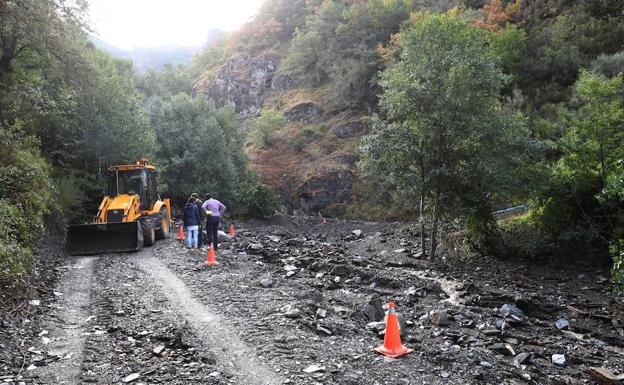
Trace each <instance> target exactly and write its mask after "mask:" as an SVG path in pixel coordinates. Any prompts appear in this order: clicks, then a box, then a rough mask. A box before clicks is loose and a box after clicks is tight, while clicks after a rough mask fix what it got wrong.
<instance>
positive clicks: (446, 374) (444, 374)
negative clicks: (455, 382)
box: [440, 372, 450, 378]
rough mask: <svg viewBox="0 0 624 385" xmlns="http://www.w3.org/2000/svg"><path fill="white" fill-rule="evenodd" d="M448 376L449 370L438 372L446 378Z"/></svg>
mask: <svg viewBox="0 0 624 385" xmlns="http://www.w3.org/2000/svg"><path fill="white" fill-rule="evenodd" d="M449 376H450V374H449V372H440V377H442V378H448V377H449Z"/></svg>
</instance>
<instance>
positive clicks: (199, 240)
mask: <svg viewBox="0 0 624 385" xmlns="http://www.w3.org/2000/svg"><path fill="white" fill-rule="evenodd" d="M203 230H204V226H202V224H201V222H200V224H199V228H198V229H197V247H198V248H201V247H202V245H203V244H204V242H203V240H204V231H203Z"/></svg>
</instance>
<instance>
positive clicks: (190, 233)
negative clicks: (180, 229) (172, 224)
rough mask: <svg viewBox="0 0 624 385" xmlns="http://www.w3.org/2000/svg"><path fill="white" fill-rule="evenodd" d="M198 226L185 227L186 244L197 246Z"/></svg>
mask: <svg viewBox="0 0 624 385" xmlns="http://www.w3.org/2000/svg"><path fill="white" fill-rule="evenodd" d="M198 228H199V226H187V227H186V246H188V247H195V248H197V229H198Z"/></svg>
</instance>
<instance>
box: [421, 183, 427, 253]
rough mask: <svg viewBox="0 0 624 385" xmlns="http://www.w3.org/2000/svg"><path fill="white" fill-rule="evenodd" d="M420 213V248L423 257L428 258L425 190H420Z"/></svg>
mask: <svg viewBox="0 0 624 385" xmlns="http://www.w3.org/2000/svg"><path fill="white" fill-rule="evenodd" d="M419 210H420V213H419V221H420V247H421V248H422V256H423V257H426V256H427V245H426V243H425V239H426V238H427V237H426V235H427V232H426V230H425V214H424V210H425V191H424V189H423V188H421V189H420V209H419Z"/></svg>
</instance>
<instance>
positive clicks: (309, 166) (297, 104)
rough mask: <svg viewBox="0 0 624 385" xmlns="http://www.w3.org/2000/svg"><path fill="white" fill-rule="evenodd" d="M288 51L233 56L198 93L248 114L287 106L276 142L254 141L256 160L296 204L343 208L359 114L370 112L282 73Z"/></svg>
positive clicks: (349, 184) (312, 209) (246, 117)
mask: <svg viewBox="0 0 624 385" xmlns="http://www.w3.org/2000/svg"><path fill="white" fill-rule="evenodd" d="M283 57H284V52H279V51H265V52H262V53H261V54H259V55H257V56H252V55H248V54H239V55H236V56H235V57H231V58H229V59H228V60H227V61H226V62H225V63H224V64H222V65H220V66H218V67H217V68H216V69H215V70H214V71H211V72H208V73H206V74H204V75H203V76H202V78H200V79H199V80H198V81H197V82H196V83H195V85H194V87H193V93H194V95H196V96H197V95H199V96H202V97H205V98H208V99H213V100H214V101H215V103H216V104H217V106H218V107H221V106H223V105H225V104H227V103H233V104H234V105H235V106H236V112H237V113H238V116H239V117H240V118H241V119H243V120H250V119H251V118H253V117H255V116H256V115H257V114H258V113H259V112H260V111H261V110H262V109H272V110H276V111H279V112H281V113H282V114H283V115H284V116H285V117H286V118H287V120H288V123H287V124H286V125H285V126H284V127H283V128H281V129H280V130H278V131H277V132H275V133H274V137H275V138H276V141H275V143H274V144H272V145H271V146H269V147H266V148H262V147H259V146H256V145H254V144H253V143H249V145H248V152H249V155H250V158H251V161H252V165H253V167H254V168H255V169H256V170H258V171H259V172H260V173H261V175H262V176H263V178H264V179H266V180H267V181H269V182H270V183H271V184H273V185H274V186H276V187H277V188H278V189H279V191H280V193H281V195H282V197H283V198H284V202H285V203H286V205H287V208H288V209H289V210H295V209H301V210H303V211H304V212H308V213H310V212H317V211H324V212H327V213H337V210H338V209H339V208H338V205H340V204H342V203H345V202H347V201H348V200H349V198H350V197H351V190H352V187H353V183H354V181H355V167H354V166H355V161H356V156H355V152H354V146H355V143H356V142H357V138H358V137H359V136H360V135H362V134H363V133H364V132H365V131H366V127H365V125H364V124H363V123H362V122H361V119H360V118H361V116H362V115H363V113H364V112H363V111H358V110H357V109H352V110H348V111H340V110H336V109H332V108H331V105H330V103H328V102H327V100H326V98H325V97H324V94H323V92H322V89H314V88H310V87H307V86H304V85H301V84H300V80H299V79H297V78H296V77H294V76H290V75H287V74H283V73H279V71H278V69H279V67H280V62H281V61H282V60H283ZM248 126H251V124H248ZM249 129H250V128H249Z"/></svg>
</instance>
